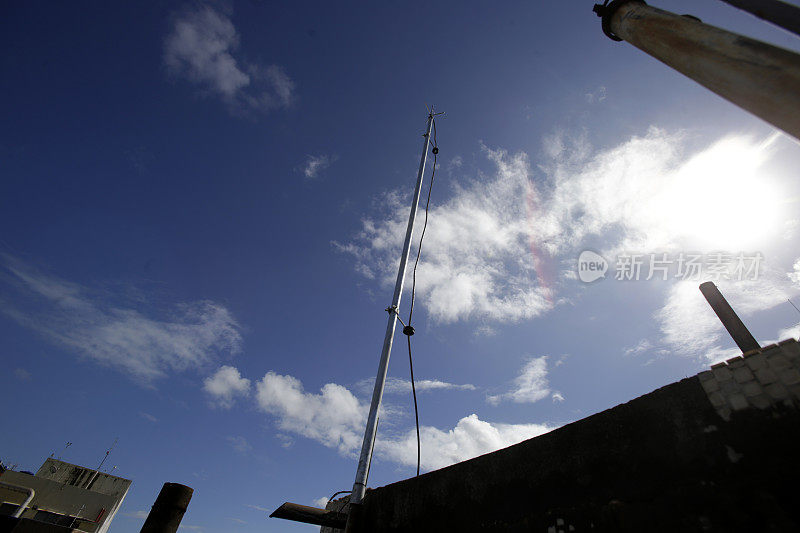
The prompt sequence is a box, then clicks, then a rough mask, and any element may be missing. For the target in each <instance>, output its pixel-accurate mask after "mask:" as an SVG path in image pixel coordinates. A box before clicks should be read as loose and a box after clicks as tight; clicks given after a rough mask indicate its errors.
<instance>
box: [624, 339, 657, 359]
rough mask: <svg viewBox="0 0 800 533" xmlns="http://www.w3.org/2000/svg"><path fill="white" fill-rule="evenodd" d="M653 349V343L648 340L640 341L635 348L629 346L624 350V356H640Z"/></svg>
mask: <svg viewBox="0 0 800 533" xmlns="http://www.w3.org/2000/svg"><path fill="white" fill-rule="evenodd" d="M652 347H653V343H652V342H650V341H649V340H648V339H642V340H640V341H639V342H638V343H637V344H636V345H635V346H631V347H630V348H626V349H625V352H624V353H625V355H627V356H635V355H640V354H643V353H645V352H647V351H648V350H650V349H651V348H652Z"/></svg>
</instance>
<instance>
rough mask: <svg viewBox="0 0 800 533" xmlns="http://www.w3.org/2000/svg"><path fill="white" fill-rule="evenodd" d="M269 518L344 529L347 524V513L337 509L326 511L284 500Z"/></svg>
mask: <svg viewBox="0 0 800 533" xmlns="http://www.w3.org/2000/svg"><path fill="white" fill-rule="evenodd" d="M269 517H270V518H283V519H284V520H293V521H295V522H303V523H306V524H314V525H317V526H327V527H332V528H335V529H344V528H345V526H346V525H347V514H346V513H340V512H338V511H328V510H326V509H319V508H317V507H309V506H308V505H300V504H299V503H291V502H286V503H284V504H283V505H281V506H280V507H278V508H277V509H275V510H274V511H273V512H272V514H271V515H269Z"/></svg>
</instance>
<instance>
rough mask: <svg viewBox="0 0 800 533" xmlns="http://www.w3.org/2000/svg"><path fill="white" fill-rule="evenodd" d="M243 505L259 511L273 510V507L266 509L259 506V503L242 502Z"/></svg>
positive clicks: (269, 511)
mask: <svg viewBox="0 0 800 533" xmlns="http://www.w3.org/2000/svg"><path fill="white" fill-rule="evenodd" d="M244 506H245V507H249V508H250V509H253V510H254V511H259V512H261V513H271V512H272V511H274V510H275V509H267V508H266V507H261V506H260V505H252V504H249V503H246V504H244Z"/></svg>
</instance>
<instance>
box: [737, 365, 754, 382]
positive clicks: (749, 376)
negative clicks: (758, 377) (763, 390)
mask: <svg viewBox="0 0 800 533" xmlns="http://www.w3.org/2000/svg"><path fill="white" fill-rule="evenodd" d="M742 365H744V361H742ZM733 379H734V380H736V383H747V382H748V381H753V380H754V379H755V376H754V375H753V372H752V371H751V370H750V369H749V368H747V367H746V366H742V367H740V368H736V369H734V371H733Z"/></svg>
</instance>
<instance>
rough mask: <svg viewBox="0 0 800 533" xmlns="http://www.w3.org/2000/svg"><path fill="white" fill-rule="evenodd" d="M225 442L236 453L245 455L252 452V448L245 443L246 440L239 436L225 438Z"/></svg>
mask: <svg viewBox="0 0 800 533" xmlns="http://www.w3.org/2000/svg"><path fill="white" fill-rule="evenodd" d="M225 440H227V441H228V444H229V445H230V446H231V448H233V449H234V451H236V452H237V453H241V454H247V453H249V452H251V451H253V446H252V445H251V444H250V443H249V442H248V441H247V439H246V438H244V437H242V436H241V435H231V436H228V437H225Z"/></svg>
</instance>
